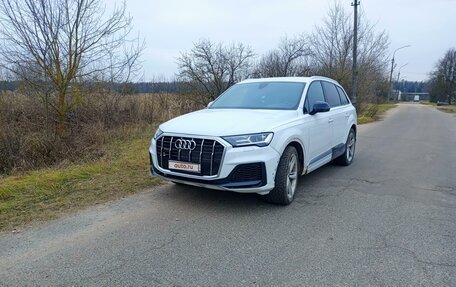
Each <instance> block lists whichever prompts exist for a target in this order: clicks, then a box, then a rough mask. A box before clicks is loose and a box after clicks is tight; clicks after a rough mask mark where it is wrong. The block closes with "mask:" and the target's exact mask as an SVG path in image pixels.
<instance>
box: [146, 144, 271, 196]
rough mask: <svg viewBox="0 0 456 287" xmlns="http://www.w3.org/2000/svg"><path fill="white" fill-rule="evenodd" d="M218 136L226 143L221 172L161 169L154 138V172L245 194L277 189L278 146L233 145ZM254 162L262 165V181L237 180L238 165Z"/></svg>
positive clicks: (197, 184) (194, 183) (188, 182)
mask: <svg viewBox="0 0 456 287" xmlns="http://www.w3.org/2000/svg"><path fill="white" fill-rule="evenodd" d="M183 136H187V135H183ZM187 137H188V136H187ZM215 139H216V140H217V141H219V142H221V143H223V144H224V145H225V152H224V156H223V158H222V163H221V165H220V170H219V172H218V174H217V175H213V176H199V175H192V174H184V173H180V172H175V171H171V170H167V169H163V168H161V167H160V166H159V165H158V159H157V154H156V150H157V149H156V142H155V140H152V144H151V146H150V148H149V154H150V160H151V166H150V171H151V174H152V175H156V176H160V177H162V178H165V179H167V180H171V181H175V182H180V183H185V184H189V185H194V186H200V187H204V188H210V189H219V190H230V191H235V192H242V193H258V194H263V195H264V194H268V193H269V191H270V190H272V189H273V188H274V179H275V172H276V169H277V165H278V162H279V159H280V155H279V153H278V152H277V151H276V150H275V149H273V148H272V147H271V146H266V147H256V146H248V147H237V148H233V147H232V146H231V145H229V144H228V143H226V142H225V141H224V140H223V139H221V138H215ZM254 163H256V164H260V165H261V169H262V171H261V172H262V177H261V180H260V181H250V180H249V181H243V182H242V181H241V182H240V181H239V180H236V181H234V182H233V173H235V169H236V167H238V166H241V165H249V164H254Z"/></svg>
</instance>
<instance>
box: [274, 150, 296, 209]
mask: <svg viewBox="0 0 456 287" xmlns="http://www.w3.org/2000/svg"><path fill="white" fill-rule="evenodd" d="M299 165H300V163H299V157H298V152H297V151H296V148H294V147H292V146H288V147H287V148H286V149H285V151H284V152H283V154H282V156H281V157H280V161H279V165H278V166H277V172H276V176H275V187H274V189H273V190H271V191H270V192H269V194H267V195H266V196H265V198H266V200H267V201H268V202H271V203H275V204H280V205H288V204H290V203H291V202H292V201H293V199H294V196H295V194H296V189H297V185H298V179H299Z"/></svg>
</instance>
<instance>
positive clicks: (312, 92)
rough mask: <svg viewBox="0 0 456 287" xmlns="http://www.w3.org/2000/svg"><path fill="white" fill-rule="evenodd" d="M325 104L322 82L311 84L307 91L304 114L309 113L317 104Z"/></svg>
mask: <svg viewBox="0 0 456 287" xmlns="http://www.w3.org/2000/svg"><path fill="white" fill-rule="evenodd" d="M318 101H320V102H324V101H325V96H324V94H323V89H322V87H321V84H320V81H315V82H312V84H310V86H309V89H308V90H307V96H306V102H305V104H304V113H309V112H310V111H311V110H312V107H313V105H314V104H315V102H318Z"/></svg>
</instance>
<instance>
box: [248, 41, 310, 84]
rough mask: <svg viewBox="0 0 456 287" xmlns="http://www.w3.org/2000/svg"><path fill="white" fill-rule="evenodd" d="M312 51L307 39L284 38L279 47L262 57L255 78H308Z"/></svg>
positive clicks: (254, 74) (256, 68)
mask: <svg viewBox="0 0 456 287" xmlns="http://www.w3.org/2000/svg"><path fill="white" fill-rule="evenodd" d="M310 54H311V50H310V48H309V45H308V41H307V37H306V36H305V35H301V36H298V37H294V38H287V37H285V38H283V39H282V40H281V42H280V44H279V47H278V48H277V49H275V50H272V51H270V52H269V53H267V54H266V55H264V56H263V57H261V59H260V61H259V63H258V64H257V65H256V67H255V71H254V73H253V76H255V77H288V76H308V75H309V74H310V72H311V65H310V63H309V60H310V58H309V56H310Z"/></svg>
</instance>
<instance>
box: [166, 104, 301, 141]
mask: <svg viewBox="0 0 456 287" xmlns="http://www.w3.org/2000/svg"><path fill="white" fill-rule="evenodd" d="M296 116H297V111H296V110H291V111H290V110H247V109H204V110H200V111H196V112H192V113H189V114H185V115H182V116H180V117H177V118H174V119H172V120H169V121H167V122H165V123H163V124H161V125H160V129H161V130H162V131H164V132H168V133H179V134H180V133H182V134H191V135H202V136H227V135H241V134H250V133H259V132H270V131H272V130H273V128H274V127H276V126H279V125H281V124H282V123H284V122H286V121H288V120H289V119H290V118H295V117H296Z"/></svg>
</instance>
